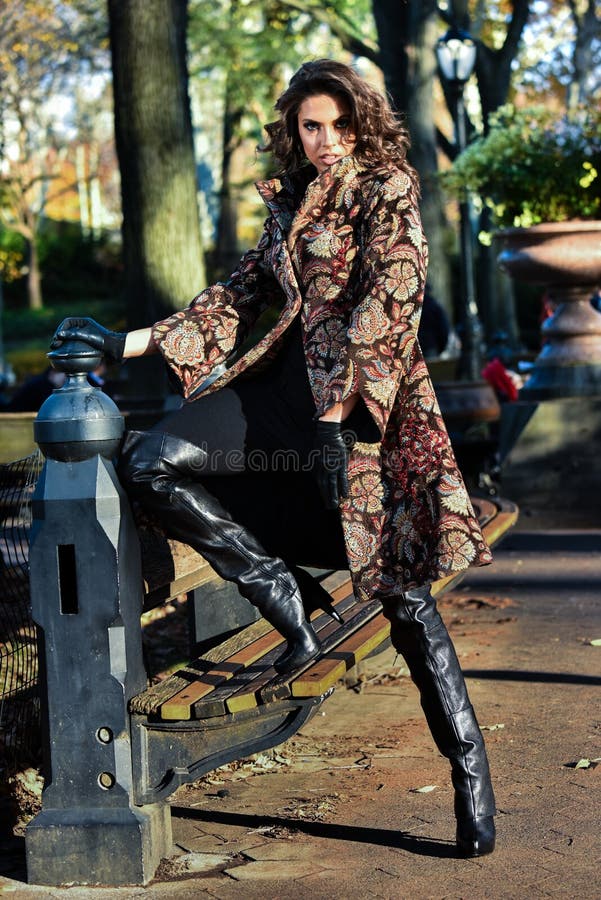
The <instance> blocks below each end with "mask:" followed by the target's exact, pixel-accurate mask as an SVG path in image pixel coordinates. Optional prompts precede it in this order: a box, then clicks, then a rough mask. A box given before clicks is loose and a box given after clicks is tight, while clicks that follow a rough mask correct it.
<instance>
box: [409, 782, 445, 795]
mask: <svg viewBox="0 0 601 900" xmlns="http://www.w3.org/2000/svg"><path fill="white" fill-rule="evenodd" d="M437 787H438V785H437V784H426V785H424V787H420V788H412V789H411V793H412V794H429V793H430V791H435V790H436V788H437Z"/></svg>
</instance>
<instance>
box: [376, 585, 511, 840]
mask: <svg viewBox="0 0 601 900" xmlns="http://www.w3.org/2000/svg"><path fill="white" fill-rule="evenodd" d="M383 605H384V615H385V616H386V617H387V618H388V619H389V620H390V626H391V631H390V637H391V640H392V644H393V646H394V648H395V650H397V651H398V652H399V653H401V654H402V655H403V656H404V658H405V660H406V662H407V666H408V668H409V672H410V674H411V678H412V679H413V681H414V683H415V685H416V687H417V688H418V690H419V692H420V699H421V704H422V708H423V710H424V713H425V715H426V720H427V722H428V725H429V727H430V731H431V732H432V737H433V738H434V741H435V743H436V746H437V747H438V749H439V750H440V752H441V753H442V755H443V756H446V757H447V759H449V760H450V762H451V778H452V781H453V787H454V788H455V816H456V818H457V847H458V850H459V852H460V853H461V854H462V855H463V856H482V855H483V854H485V853H492V851H493V850H494V847H495V825H494V819H493V816H494V815H495V813H496V809H495V798H494V794H493V789H492V784H491V781H490V773H489V770H488V759H487V756H486V749H485V747H484V739H483V737H482V732H481V731H480V727H479V725H478V722H477V720H476V716H475V713H474V710H473V708H472V705H471V703H470V699H469V697H468V693H467V687H466V684H465V679H464V677H463V672H462V671H461V667H460V665H459V660H458V659H457V654H456V652H455V648H454V646H453V642H452V641H451V638H450V635H449V633H448V631H447V629H446V626H445V624H444V622H443V621H442V619H441V617H440V614H439V612H438V610H437V608H436V601H435V599H434V597H433V596H432V594H431V593H430V586H429V585H427V586H426V587H420V588H414V589H413V590H409V591H405V592H404V593H403V594H401V595H400V596H398V597H394V598H387V599H386V600H384V601H383Z"/></svg>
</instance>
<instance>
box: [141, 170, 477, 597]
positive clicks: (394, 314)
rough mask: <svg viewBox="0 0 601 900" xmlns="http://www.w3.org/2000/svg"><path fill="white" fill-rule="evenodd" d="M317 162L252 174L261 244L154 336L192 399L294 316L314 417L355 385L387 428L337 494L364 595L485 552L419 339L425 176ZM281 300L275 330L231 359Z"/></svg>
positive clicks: (263, 349) (360, 452) (245, 363)
mask: <svg viewBox="0 0 601 900" xmlns="http://www.w3.org/2000/svg"><path fill="white" fill-rule="evenodd" d="M311 174H312V175H313V176H314V175H315V170H314V169H312V167H311V168H310V171H309V172H308V174H307V173H300V175H299V176H297V178H296V179H292V178H285V179H283V180H282V182H279V181H276V180H271V181H264V182H259V183H258V185H257V188H258V190H259V192H260V194H261V196H262V197H263V199H264V201H265V203H266V205H267V207H268V209H269V216H268V217H267V220H266V222H265V226H264V231H263V235H262V237H261V240H260V241H259V244H258V245H257V247H256V249H254V250H251V251H249V252H248V253H246V254H245V255H244V257H243V258H242V260H241V262H240V265H239V267H238V269H237V271H236V272H235V273H234V274H233V275H232V276H231V278H230V279H229V280H228V281H227V282H225V283H219V284H216V285H213V286H211V287H209V288H207V289H206V290H204V291H202V293H200V294H199V295H198V296H197V297H196V298H195V299H194V300H193V301H192V303H191V305H190V306H189V307H188V308H187V309H184V310H182V311H180V312H177V313H175V314H174V315H172V316H170V317H169V318H168V319H165V320H163V321H161V322H158V323H156V325H155V326H154V328H153V338H154V340H155V342H156V344H157V346H158V348H159V349H160V351H161V353H162V354H163V356H164V358H165V360H166V362H167V363H168V365H169V366H170V367H171V368H172V370H173V372H174V373H175V375H176V376H177V378H178V379H179V382H180V384H181V388H182V393H183V395H184V396H185V397H187V398H190V397H192V395H193V394H194V392H195V391H196V390H197V388H198V387H199V386H200V385H201V384H202V382H203V381H204V380H205V379H206V378H207V376H208V375H209V374H210V372H211V371H212V370H213V369H214V367H215V366H216V365H218V364H219V363H223V362H224V361H226V360H229V363H230V365H229V368H228V369H227V370H226V372H225V373H224V374H223V375H222V376H221V377H219V378H218V379H217V380H216V381H214V382H213V383H212V384H211V386H210V387H209V388H208V390H209V391H215V390H219V388H220V387H223V386H224V385H225V384H227V383H228V382H229V381H231V380H232V379H233V378H235V377H236V376H238V375H239V374H240V373H241V372H243V371H249V370H250V369H251V367H253V366H257V365H259V364H260V363H261V361H264V358H265V357H266V355H267V356H269V355H271V354H273V353H276V352H277V348H278V340H279V339H280V338H281V336H282V335H283V334H284V332H285V331H286V329H287V327H288V326H289V325H290V323H291V322H292V320H293V319H294V318H295V316H296V315H297V314H299V313H300V316H301V322H302V329H303V340H304V349H305V359H306V364H307V371H308V375H309V381H310V384H311V389H312V392H313V396H314V400H315V405H316V409H317V416H319V415H321V414H322V413H323V412H324V411H325V410H327V409H329V408H330V407H331V406H332V405H333V404H335V403H337V402H340V401H343V400H345V399H346V398H347V397H349V396H351V395H353V394H356V393H358V394H359V395H360V398H361V400H362V401H363V403H365V405H366V407H367V409H368V410H369V412H370V414H371V416H372V418H373V420H374V422H375V423H376V425H377V427H378V429H379V433H380V436H381V440H380V441H379V442H378V443H369V444H368V443H357V444H355V446H354V448H353V450H352V453H351V458H350V465H349V476H350V496H349V497H348V499H347V500H345V501H343V503H342V505H341V516H342V524H343V529H344V534H345V541H346V548H347V555H348V561H349V568H350V571H351V575H352V578H353V585H354V589H355V594H356V596H357V598H358V599H361V600H368V599H372V598H373V597H374V596H376V595H378V596H387V595H392V594H395V593H397V592H399V591H401V590H404V589H407V588H409V587H414V586H418V585H423V584H426V583H429V582H432V581H435V580H437V579H439V578H442V577H444V576H446V575H449V574H451V573H452V572H457V571H459V570H461V569H465V568H467V567H468V566H470V565H484V564H486V563H489V562H490V561H491V554H490V550H489V548H488V547H487V545H486V543H485V541H484V538H483V537H482V533H481V531H480V528H479V526H478V522H477V519H476V517H475V515H474V511H473V509H472V506H471V503H470V500H469V497H468V494H467V491H466V489H465V486H464V483H463V479H462V477H461V474H460V472H459V469H458V468H457V463H456V461H455V457H454V455H453V451H452V449H451V445H450V442H449V438H448V435H447V431H446V428H445V425H444V422H443V420H442V418H441V415H440V410H439V408H438V403H437V401H436V396H435V394H434V389H433V387H432V383H431V380H430V377H429V374H428V370H427V368H426V365H425V363H424V360H423V357H422V353H421V350H420V347H419V344H418V341H417V337H416V335H417V327H418V323H419V317H420V311H421V304H422V299H423V292H424V286H425V279H426V268H427V258H428V254H427V246H426V241H425V238H424V234H423V231H422V227H421V223H420V217H419V209H418V197H417V191H416V186H415V184H414V182H413V180H412V179H411V177H410V176H409V175H408V174H407V173H405V172H403V171H400V170H399V169H396V168H393V167H390V168H388V167H387V168H384V169H374V168H371V169H367V168H364V167H363V166H361V164H360V163H359V162H358V161H357V160H356V159H355V158H354V157H353V156H348V157H345V158H344V159H342V160H341V161H340V162H338V163H337V164H336V165H334V166H332V167H330V168H329V169H327V170H326V172H324V173H323V174H322V175H319V176H317V177H314V178H313V180H309V178H310V176H311ZM272 304H277V305H278V308H280V309H281V312H280V314H279V317H278V320H277V322H276V324H275V326H274V327H273V328H272V329H271V330H270V331H269V332H268V333H267V334H266V335H265V336H264V337H263V338H262V339H261V340H260V341H258V342H257V344H256V345H255V346H254V347H253V348H252V349H251V350H250V351H249V352H247V353H245V354H244V355H242V356H240V358H238V359H235V351H236V349H237V347H238V346H239V345H240V343H241V342H242V341H243V339H244V337H245V335H246V334H247V333H248V330H249V328H250V327H251V326H252V325H253V323H254V322H255V321H256V319H257V318H258V317H259V315H260V314H261V312H262V311H263V310H264V309H265V308H266V307H267V306H269V305H272ZM232 359H234V361H233V362H232Z"/></svg>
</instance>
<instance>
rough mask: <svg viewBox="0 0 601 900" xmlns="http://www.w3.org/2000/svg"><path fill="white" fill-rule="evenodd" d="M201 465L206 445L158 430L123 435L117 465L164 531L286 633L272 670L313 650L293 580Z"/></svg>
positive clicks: (286, 667) (293, 664) (287, 667)
mask: <svg viewBox="0 0 601 900" xmlns="http://www.w3.org/2000/svg"><path fill="white" fill-rule="evenodd" d="M206 467H207V453H206V451H205V450H203V449H201V448H199V447H197V446H196V445H195V444H191V443H190V442H188V441H185V440H183V439H182V438H180V437H176V436H174V435H171V434H168V433H163V432H162V431H160V430H157V431H148V432H130V433H129V434H128V435H127V437H126V439H125V443H124V446H123V449H122V452H121V457H120V460H119V464H118V473H119V477H120V479H121V480H122V482H123V484H124V485H125V487H126V489H127V491H128V493H129V494H130V496H131V497H132V498H135V499H136V500H138V501H139V502H140V503H141V504H142V506H143V507H144V508H145V509H147V510H148V511H150V512H152V513H153V514H155V515H156V516H157V517H158V518H159V519H160V521H161V523H162V524H163V525H164V527H165V530H166V532H167V533H168V534H169V535H170V536H171V537H174V538H176V539H178V540H181V541H183V542H185V543H187V544H189V545H190V546H191V547H194V549H195V550H197V551H198V552H199V553H201V554H202V556H204V557H205V559H206V560H207V561H208V562H209V563H210V565H211V566H212V567H213V568H214V569H215V571H216V572H217V573H218V574H219V575H220V576H221V577H222V578H225V579H226V580H228V581H233V582H235V583H236V584H237V585H238V588H239V590H240V593H241V594H242V596H244V597H246V598H247V600H249V601H250V602H251V603H252V604H253V605H254V606H256V607H257V608H258V609H259V611H260V612H261V614H262V615H263V616H264V618H265V619H267V621H268V622H270V624H272V625H273V626H274V628H276V629H277V630H278V631H279V632H280V633H281V634H282V635H283V637H285V638H286V640H287V641H288V647H287V649H286V651H285V652H284V653H283V654H282V655H281V656H280V657H279V658H278V659H277V660H276V662H275V664H274V665H275V668H276V669H277V670H278V671H279V672H289V671H292V670H293V669H295V668H298V667H299V666H301V665H304V664H306V663H307V662H309V661H310V660H311V659H313V658H314V657H316V656H317V654H318V653H319V641H318V640H317V637H316V635H315V632H314V631H313V628H312V627H311V625H310V624H309V623H308V622H307V621H306V619H305V615H304V610H303V603H302V599H301V595H300V592H299V589H298V586H297V584H296V582H295V580H294V577H293V576H292V574H291V573H290V571H289V569H287V567H286V566H285V564H284V563H283V561H282V560H281V559H279V558H277V557H272V556H269V555H268V554H267V553H266V552H265V550H264V549H263V547H262V546H261V544H259V542H258V541H257V540H256V538H255V537H254V535H253V534H251V532H250V531H249V530H248V529H246V528H244V527H243V526H241V525H239V524H237V523H235V522H234V521H233V520H232V517H231V515H230V514H229V512H228V511H227V510H226V509H225V508H224V506H223V505H222V504H221V503H220V501H219V500H218V499H217V498H216V497H214V496H213V495H212V494H210V493H209V491H207V490H206V488H205V487H204V485H203V484H202V483H201V480H200V479H199V472H200V473H202V472H203V471H204V470H206Z"/></svg>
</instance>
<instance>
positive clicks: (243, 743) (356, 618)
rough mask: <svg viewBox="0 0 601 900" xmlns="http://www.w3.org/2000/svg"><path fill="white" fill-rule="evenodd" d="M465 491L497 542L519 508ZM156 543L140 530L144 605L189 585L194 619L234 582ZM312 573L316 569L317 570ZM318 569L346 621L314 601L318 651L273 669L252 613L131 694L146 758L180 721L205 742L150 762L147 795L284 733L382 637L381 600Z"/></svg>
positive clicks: (275, 647)
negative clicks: (360, 595) (361, 596)
mask: <svg viewBox="0 0 601 900" xmlns="http://www.w3.org/2000/svg"><path fill="white" fill-rule="evenodd" d="M472 499H473V503H474V507H475V510H476V513H477V515H478V519H479V522H480V525H481V527H482V529H483V533H484V535H485V537H486V539H487V541H488V543H489V545H491V546H494V545H495V544H496V543H498V541H499V540H500V539H501V538H502V537H503V535H504V534H506V532H507V531H508V530H509V529H510V528H511V526H512V525H513V524H514V522H515V521H516V519H517V508H516V506H515V505H514V504H512V503H510V502H508V501H506V500H501V499H494V500H493V499H488V500H487V499H479V498H472ZM159 543H160V539H158V538H157V537H156V536H155V535H153V534H151V533H148V532H147V533H146V534H145V533H144V532H142V559H143V569H144V573H145V588H146V600H145V606H146V607H149V606H153V605H155V604H156V603H157V602H162V601H164V600H169V599H173V598H175V597H177V596H180V595H181V594H182V593H184V592H189V591H192V590H193V589H196V591H195V598H194V600H193V601H191V602H194V603H195V604H196V605H197V609H196V611H195V618H196V619H198V620H200V621H201V622H202V617H203V609H202V607H203V599H204V600H205V601H208V602H210V604H211V607H213V606H214V605H215V604H219V602H220V598H219V594H220V592H221V594H222V596H223V598H224V599H225V597H226V596H227V593H228V591H230V590H231V586H227V585H225V584H224V583H223V582H222V583H221V584H219V583H218V582H217V584H216V581H215V579H216V576H214V575H213V573H212V570H211V569H210V568H209V567H208V565H207V564H206V563H205V562H204V560H203V559H202V557H200V556H199V555H198V554H197V553H195V551H193V550H191V549H190V548H189V547H186V546H185V545H182V544H179V543H177V542H175V541H169V542H167V541H163V542H162V546H161V549H160V552H157V551H158V550H159ZM462 574H463V573H459V574H457V575H454V576H449V577H448V578H445V579H442V580H441V581H438V582H436V583H435V584H434V585H433V594H434V595H435V596H439V595H441V594H442V593H443V592H444V591H446V590H448V589H449V587H451V586H452V585H454V584H456V583H457V582H458V581H459V580H460V579H461V577H462ZM314 575H318V573H317V572H315V571H314ZM319 577H320V580H321V582H322V584H323V586H324V587H325V588H326V590H327V591H328V592H329V594H330V596H331V599H332V604H333V606H334V608H335V609H336V610H337V611H338V613H339V614H340V616H341V617H342V619H343V624H339V623H337V622H336V621H335V620H334V619H333V618H332V617H331V616H329V615H328V614H326V613H324V612H322V611H320V610H317V611H316V612H314V613H313V614H312V616H311V620H312V623H313V626H314V628H315V630H316V631H317V633H318V634H319V637H320V640H321V642H322V645H323V653H322V655H321V656H320V657H319V658H318V659H317V660H316V661H314V662H312V663H310V664H309V665H308V666H306V667H305V668H304V669H302V670H299V671H296V672H294V673H292V674H288V675H279V674H278V673H277V672H276V671H275V669H274V668H273V661H274V659H275V657H276V656H277V655H278V653H279V652H280V651H281V646H280V645H281V644H282V642H283V638H282V637H281V636H280V635H279V634H278V632H277V631H275V630H274V629H273V628H272V627H271V626H270V625H269V624H268V623H267V622H266V621H265V620H264V619H259V620H258V621H255V622H251V623H250V624H248V625H246V626H245V627H244V628H242V629H241V630H240V631H238V632H237V633H235V634H233V635H230V636H229V637H227V638H226V639H225V640H224V641H221V642H217V643H216V644H215V646H212V647H211V648H210V649H207V650H205V651H203V652H202V653H201V655H200V656H198V657H197V658H194V659H192V660H191V661H190V662H188V663H187V664H186V665H184V666H182V667H180V668H178V669H177V671H175V672H174V673H173V674H171V675H170V676H169V677H167V678H165V679H164V680H162V681H160V682H159V683H157V684H155V685H152V686H151V687H149V688H148V689H147V690H146V691H144V692H142V693H140V694H138V695H136V696H135V697H133V698H132V699H131V700H130V703H129V711H130V714H131V716H132V719H133V720H134V721H135V722H136V724H137V726H138V729H137V730H140V729H141V731H142V733H143V734H144V736H145V740H146V744H145V746H144V753H145V755H146V757H147V758H148V759H151V758H157V759H158V758H162V754H161V753H157V752H156V751H155V747H154V745H155V744H157V745H163V744H165V743H168V742H169V740H170V737H169V735H170V734H171V733H172V731H173V730H177V729H181V728H184V729H187V730H188V731H192V730H197V731H198V732H199V734H202V741H201V743H202V744H203V746H204V755H203V756H202V757H199V756H198V755H197V749H196V745H195V747H194V751H193V752H192V755H190V753H189V752H188V749H187V748H185V747H183V748H181V754H180V755H179V757H178V758H177V759H174V758H173V757H172V759H171V763H172V765H170V767H169V772H166V771H165V770H164V769H153V767H152V766H151V765H149V766H148V767H147V769H146V781H145V783H144V784H139V785H138V789H139V791H140V797H141V798H143V800H144V802H153V801H154V800H156V799H159V798H163V797H166V796H168V795H169V794H171V793H172V792H173V791H174V790H175V789H176V788H177V787H178V786H179V785H180V784H182V783H184V782H186V781H190V780H192V779H194V778H198V777H200V776H201V775H203V774H205V773H206V772H208V771H210V770H212V769H214V768H216V767H217V766H220V765H223V764H225V763H227V762H231V761H233V760H236V759H239V758H240V757H242V756H245V755H248V754H250V753H254V752H258V751H260V750H264V749H267V748H269V747H273V746H275V745H277V744H278V743H281V742H282V741H284V740H286V739H287V738H288V737H290V736H291V735H292V734H294V732H295V731H297V730H298V729H299V728H300V727H301V726H302V725H303V724H304V722H306V721H307V719H308V718H309V717H310V716H311V715H312V714H313V713H314V712H315V711H316V709H317V708H318V707H319V706H320V705H321V703H323V702H324V700H325V699H326V698H327V697H328V696H330V694H331V693H332V691H333V690H334V688H335V686H336V684H337V683H338V682H339V681H340V680H341V679H342V678H343V677H344V676H345V674H346V673H347V672H348V670H349V669H351V668H352V667H353V666H355V665H356V664H357V663H358V662H359V661H360V660H362V659H364V658H365V657H366V656H368V655H370V654H371V653H373V652H375V651H377V650H378V648H381V647H382V646H383V645H385V643H386V642H387V640H388V638H389V635H390V624H389V622H388V621H387V620H386V619H385V618H384V616H383V615H382V612H381V604H380V603H379V602H378V601H374V602H372V603H357V601H356V600H355V599H354V596H353V592H352V587H351V581H350V577H349V573H348V572H321V573H319ZM199 587H200V590H198V588H199ZM209 593H211V594H212V596H211V597H210V598H209V597H208V596H207V595H208V594H209ZM243 602H244V601H243ZM198 607H200V609H199V608H198ZM200 636H201V637H202V634H201V635H200Z"/></svg>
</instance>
